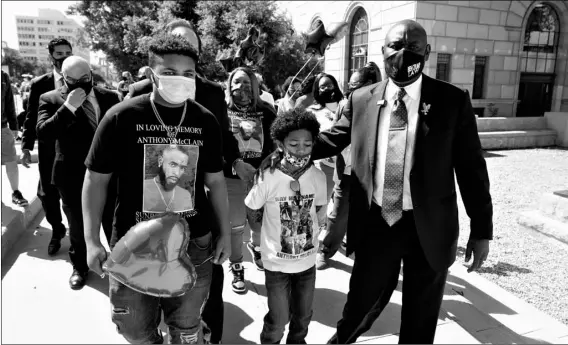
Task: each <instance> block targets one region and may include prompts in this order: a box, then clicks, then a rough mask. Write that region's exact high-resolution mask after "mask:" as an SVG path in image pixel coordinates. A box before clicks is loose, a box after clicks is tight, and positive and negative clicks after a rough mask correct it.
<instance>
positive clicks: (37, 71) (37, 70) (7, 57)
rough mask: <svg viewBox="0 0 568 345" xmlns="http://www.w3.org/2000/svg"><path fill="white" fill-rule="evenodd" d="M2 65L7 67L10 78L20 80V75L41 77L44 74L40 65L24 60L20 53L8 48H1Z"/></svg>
mask: <svg viewBox="0 0 568 345" xmlns="http://www.w3.org/2000/svg"><path fill="white" fill-rule="evenodd" d="M2 65H7V66H8V69H9V70H10V76H12V77H15V79H18V80H19V79H21V76H22V74H27V73H29V74H33V75H36V76H37V75H41V74H44V73H46V72H44V69H43V65H44V64H42V63H39V62H32V61H29V60H25V59H24V58H23V57H22V56H21V55H20V52H19V51H17V50H16V49H12V48H9V47H4V48H2Z"/></svg>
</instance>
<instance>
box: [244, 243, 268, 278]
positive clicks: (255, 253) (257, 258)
mask: <svg viewBox="0 0 568 345" xmlns="http://www.w3.org/2000/svg"><path fill="white" fill-rule="evenodd" d="M247 248H248V250H249V252H250V255H252V261H253V262H254V264H255V265H256V269H257V270H259V271H264V264H263V263H262V255H261V254H260V248H258V247H255V246H254V245H253V244H252V242H248V243H247Z"/></svg>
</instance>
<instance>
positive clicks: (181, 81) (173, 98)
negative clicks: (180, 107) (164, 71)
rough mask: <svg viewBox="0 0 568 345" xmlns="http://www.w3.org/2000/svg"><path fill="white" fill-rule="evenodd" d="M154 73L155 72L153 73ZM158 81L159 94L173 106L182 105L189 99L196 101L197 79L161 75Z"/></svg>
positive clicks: (157, 77)
mask: <svg viewBox="0 0 568 345" xmlns="http://www.w3.org/2000/svg"><path fill="white" fill-rule="evenodd" d="M152 72H154V71H152ZM154 77H155V78H156V79H158V82H159V86H158V93H159V94H160V96H162V98H163V99H164V100H165V101H166V102H168V103H171V104H180V103H183V102H185V101H186V100H188V99H195V79H194V78H188V77H182V76H177V75H161V76H157V75H156V72H154Z"/></svg>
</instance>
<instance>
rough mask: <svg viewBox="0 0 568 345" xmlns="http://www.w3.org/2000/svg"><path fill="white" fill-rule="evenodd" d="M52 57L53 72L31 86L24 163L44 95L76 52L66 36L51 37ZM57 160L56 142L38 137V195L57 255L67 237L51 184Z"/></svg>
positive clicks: (34, 136)
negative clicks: (62, 240)
mask: <svg viewBox="0 0 568 345" xmlns="http://www.w3.org/2000/svg"><path fill="white" fill-rule="evenodd" d="M47 48H48V50H49V59H50V60H51V63H52V64H53V72H49V73H46V74H44V75H42V76H40V77H37V78H35V79H34V80H32V82H31V85H30V96H29V103H28V107H27V113H26V120H25V121H24V130H23V134H22V154H21V157H20V158H21V161H22V165H23V166H24V167H26V168H29V167H30V164H31V162H32V158H31V154H30V151H32V150H33V149H34V144H35V141H36V139H38V137H37V134H36V124H37V119H38V106H39V98H40V96H41V95H42V94H44V93H46V92H49V91H51V90H54V89H57V88H59V87H61V86H63V80H62V79H63V76H62V75H61V65H62V64H63V61H64V60H65V59H66V58H67V57H69V56H71V55H73V52H72V49H71V44H70V43H69V42H68V41H67V40H65V39H63V38H55V39H53V40H51V41H50V42H49V44H48V46H47ZM54 159H55V142H54V141H53V140H49V139H45V140H43V139H41V138H39V140H38V166H39V185H38V188H37V196H38V197H39V198H40V200H41V204H42V206H43V210H44V211H45V218H46V219H47V221H48V222H49V224H50V225H51V229H52V235H51V241H50V242H49V246H48V248H47V253H48V254H49V255H55V254H56V253H57V251H58V250H59V248H61V239H62V238H63V237H65V232H66V229H65V225H63V223H62V217H61V206H60V204H59V199H60V197H59V192H58V191H57V188H55V186H54V185H52V184H51V170H52V168H53V160H54Z"/></svg>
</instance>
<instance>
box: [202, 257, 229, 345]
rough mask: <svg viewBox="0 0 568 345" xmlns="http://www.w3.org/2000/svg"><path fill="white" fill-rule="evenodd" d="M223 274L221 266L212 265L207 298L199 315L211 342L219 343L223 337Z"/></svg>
mask: <svg viewBox="0 0 568 345" xmlns="http://www.w3.org/2000/svg"><path fill="white" fill-rule="evenodd" d="M224 279H225V274H224V272H223V266H221V265H213V273H212V278H211V287H210V288H209V298H208V299H207V302H205V307H203V312H202V313H201V317H202V318H203V321H204V322H205V324H207V327H208V328H209V330H210V331H211V343H213V344H219V342H221V339H222V338H223V318H224V315H225V311H224V306H223V280H224Z"/></svg>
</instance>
